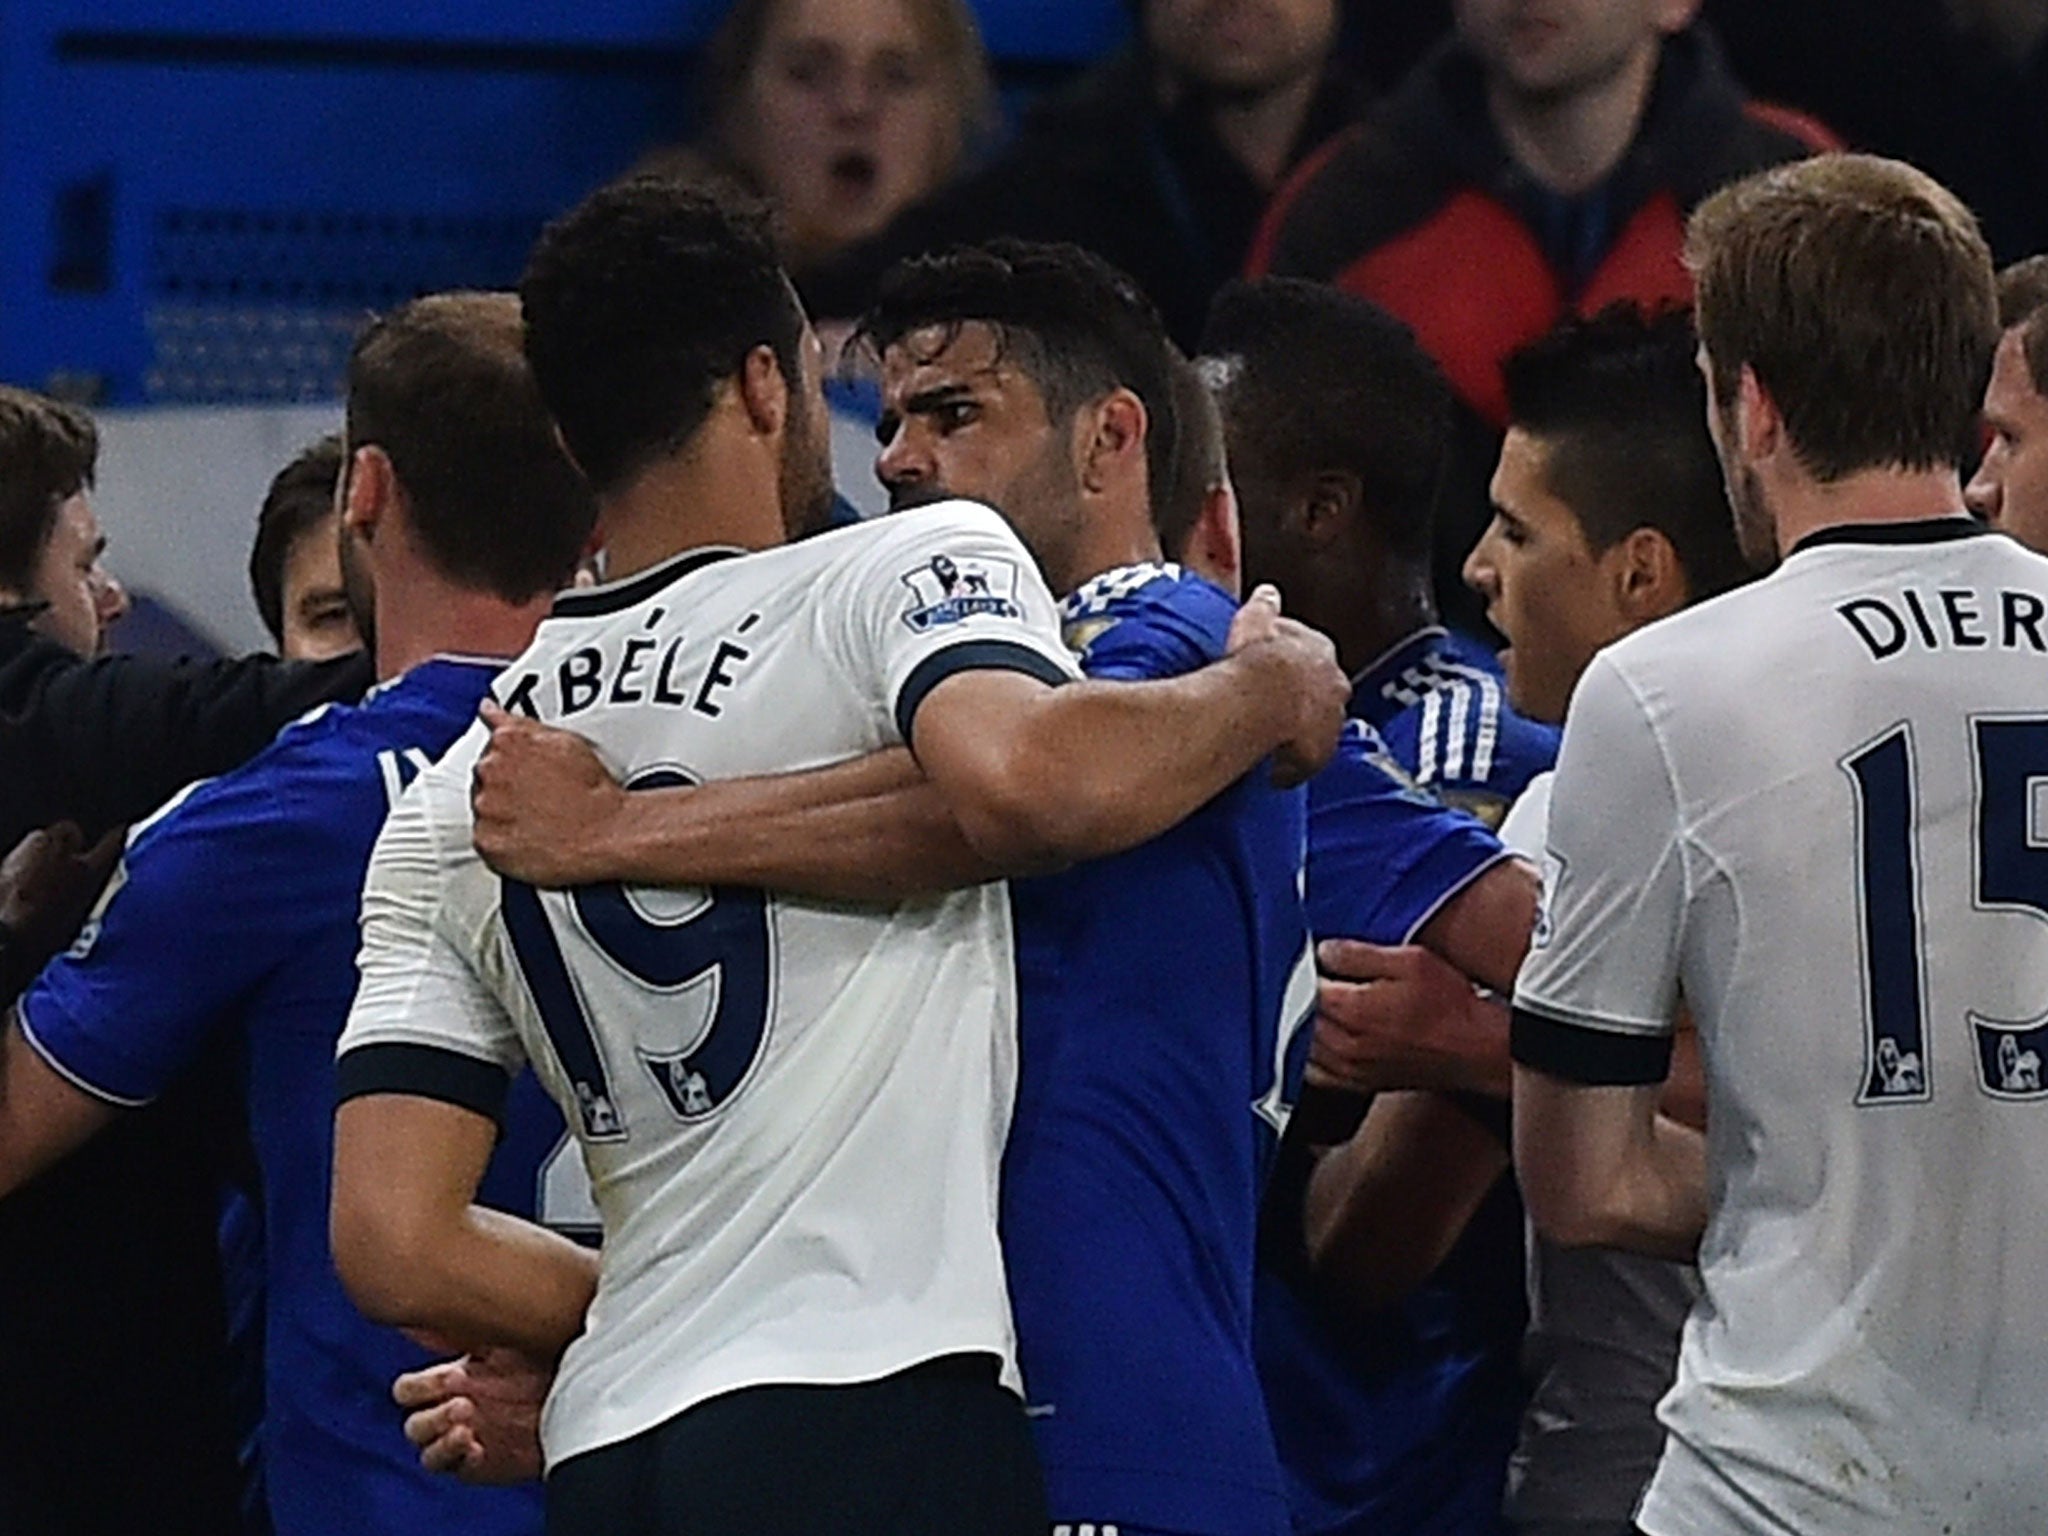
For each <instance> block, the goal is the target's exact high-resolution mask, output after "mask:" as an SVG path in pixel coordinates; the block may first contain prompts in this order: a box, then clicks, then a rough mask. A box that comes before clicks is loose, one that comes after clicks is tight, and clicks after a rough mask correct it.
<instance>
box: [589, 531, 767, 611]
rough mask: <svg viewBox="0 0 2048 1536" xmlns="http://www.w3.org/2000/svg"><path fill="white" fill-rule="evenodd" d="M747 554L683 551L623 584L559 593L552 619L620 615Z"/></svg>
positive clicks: (718, 549)
mask: <svg viewBox="0 0 2048 1536" xmlns="http://www.w3.org/2000/svg"><path fill="white" fill-rule="evenodd" d="M745 553H746V551H745V550H743V549H735V548H732V547H730V546H727V545H722V544H721V545H714V546H712V547H710V548H708V549H690V550H685V551H683V553H681V554H679V555H672V556H670V557H669V558H668V559H666V560H664V561H662V562H661V564H659V565H656V566H650V567H649V568H648V569H647V570H644V571H642V572H641V573H640V574H639V575H637V576H629V577H627V578H626V579H625V580H624V581H615V582H611V583H610V584H608V585H606V586H602V587H577V588H572V589H571V590H569V591H567V592H563V593H561V594H559V595H558V596H557V597H556V598H555V606H554V608H553V609H552V610H551V613H552V616H553V617H555V618H558V619H592V618H599V617H601V616H603V615H604V614H607V613H623V612H624V611H625V610H626V609H628V608H635V607H638V606H639V605H640V604H641V603H644V602H646V601H647V599H649V598H650V597H652V596H654V594H655V593H657V592H659V591H661V590H663V589H664V588H666V587H668V586H671V585H672V584H674V583H675V582H678V581H681V580H682V579H683V578H684V577H685V576H688V575H689V574H690V573H691V572H693V571H701V570H702V569H703V568H704V567H705V566H707V565H716V564H717V563H718V562H719V561H721V560H732V559H736V558H737V557H739V556H740V555H744V554H745Z"/></svg>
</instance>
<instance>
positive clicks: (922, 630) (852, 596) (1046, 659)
mask: <svg viewBox="0 0 2048 1536" xmlns="http://www.w3.org/2000/svg"><path fill="white" fill-rule="evenodd" d="M873 526H874V529H875V533H874V537H873V539H872V541H871V542H870V543H869V544H868V545H867V547H865V548H863V549H862V550H861V551H860V553H859V554H858V555H857V556H855V558H854V559H853V560H852V561H850V562H849V563H848V565H847V567H846V571H845V574H844V575H843V577H842V578H841V579H842V580H843V581H844V582H845V584H846V585H845V587H844V588H843V590H842V591H841V592H840V594H839V595H838V597H837V605H838V608H839V610H840V612H841V614H842V617H843V622H844V623H845V624H846V626H847V629H848V633H847V637H846V638H847V648H846V655H847V659H848V662H849V664H850V665H851V666H852V668H853V670H854V672H855V675H856V678H857V680H858V681H859V682H860V683H861V684H862V685H864V686H871V687H873V688H875V689H876V690H878V693H879V702H881V703H882V704H883V705H884V707H885V709H886V712H887V715H888V717H889V718H890V719H891V720H893V721H894V722H895V726H896V730H897V732H898V734H899V735H900V737H901V738H902V740H903V741H904V742H906V743H907V742H909V741H910V739H911V723H912V721H913V720H914V719H915V718H916V715H917V710H918V706H919V705H920V704H922V703H923V702H924V700H925V698H926V696H927V695H929V694H930V693H931V691H932V689H934V688H936V687H937V686H938V685H939V684H940V683H941V682H943V681H945V679H947V678H948V677H951V676H953V675H954V674H955V673H958V672H964V671H979V670H990V669H1001V670H1007V671H1013V672H1023V673H1025V674H1027V675H1028V676H1032V677H1036V678H1039V679H1041V680H1043V681H1044V682H1046V683H1049V684H1059V683H1064V682H1069V681H1072V680H1073V679H1074V678H1076V677H1078V676H1079V673H1078V671H1077V670H1076V668H1075V666H1074V661H1073V658H1072V656H1071V655H1070V654H1069V653H1068V651H1067V648H1066V645H1065V643H1064V642H1063V641H1062V640H1061V638H1060V618H1059V608H1058V605H1057V604H1055V603H1054V601H1053V597H1052V593H1051V592H1050V591H1048V590H1047V589H1046V585H1045V579H1044V578H1043V577H1042V576H1041V575H1039V572H1038V566H1037V563H1036V562H1035V561H1033V560H1032V558H1031V555H1030V552H1029V551H1027V550H1026V549H1025V548H1024V546H1023V544H1022V543H1020V542H1019V541H1018V538H1017V536H1016V534H1015V533H1013V532H1012V531H1011V530H1010V526H1009V525H1008V524H1007V523H1005V522H1004V521H1003V520H1002V518H1001V517H1000V516H998V515H997V514H996V513H995V512H993V511H991V510H990V509H989V508H987V507H984V506H980V505H978V504H976V503H973V502H964V501H951V502H943V503H940V504H938V505H936V506H931V507H922V508H919V509H917V510H915V511H911V512H899V513H896V514H895V515H893V516H891V517H888V518H884V519H881V520H879V521H878V522H877V523H875V524H874V525H873Z"/></svg>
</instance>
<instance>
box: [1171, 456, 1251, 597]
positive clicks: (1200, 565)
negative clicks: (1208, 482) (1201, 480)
mask: <svg viewBox="0 0 2048 1536" xmlns="http://www.w3.org/2000/svg"><path fill="white" fill-rule="evenodd" d="M1168 556H1169V558H1171V559H1176V560H1178V561H1179V562H1180V563H1181V564H1182V565H1184V566H1186V567H1187V568H1188V569H1189V570H1191V571H1194V572H1196V573H1197V574H1198V575H1201V576H1206V577H1207V578H1208V579H1209V580H1211V581H1213V582H1215V583H1216V585H1217V586H1219V587H1221V588H1222V589H1223V590H1224V591H1226V592H1228V593H1230V594H1231V595H1232V596H1233V597H1235V596H1237V595H1238V594H1239V593H1241V592H1242V591H1243V590H1244V539H1243V535H1242V531H1241V530H1240V529H1239V527H1238V521H1237V492H1235V491H1234V490H1232V489H1231V488H1230V482H1229V481H1227V480H1226V481H1224V482H1223V484H1221V485H1218V486H1212V487H1211V488H1210V490H1209V494H1208V495H1206V496H1204V497H1203V498H1202V510H1201V513H1200V515H1198V516H1197V517H1196V518H1195V526H1194V527H1193V528H1191V529H1189V530H1188V537H1187V543H1186V545H1185V547H1184V548H1182V549H1179V550H1171V551H1169V552H1168Z"/></svg>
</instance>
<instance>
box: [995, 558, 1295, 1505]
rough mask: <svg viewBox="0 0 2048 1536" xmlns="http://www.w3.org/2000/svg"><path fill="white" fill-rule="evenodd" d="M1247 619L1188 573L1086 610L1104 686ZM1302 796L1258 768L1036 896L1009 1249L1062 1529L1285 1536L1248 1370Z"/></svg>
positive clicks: (1032, 1398)
mask: <svg viewBox="0 0 2048 1536" xmlns="http://www.w3.org/2000/svg"><path fill="white" fill-rule="evenodd" d="M1235 612H1236V603H1235V602H1234V600H1233V599H1232V598H1231V597H1230V596H1229V595H1228V594H1227V593H1225V592H1223V591H1222V590H1221V589H1220V588H1217V587H1215V586H1212V585H1211V584H1209V583H1208V582H1206V581H1203V580H1201V579H1200V578H1198V577H1195V576H1191V575H1187V574H1185V573H1183V572H1182V571H1181V570H1180V569H1179V568H1178V567H1175V566H1170V565H1148V566H1139V567H1135V568H1131V569H1127V570H1121V571H1114V572H1110V573H1108V574H1107V575H1104V576H1101V577H1098V578H1097V579H1096V580H1095V581H1093V582H1090V583H1089V584H1088V585H1087V586H1085V587H1083V588H1082V589H1081V590H1080V591H1079V592H1077V593H1075V594H1074V596H1072V597H1071V598H1069V599H1068V600H1067V602H1066V604H1065V605H1064V615H1063V616H1064V618H1065V621H1066V633H1067V639H1068V643H1069V644H1070V645H1071V646H1072V647H1073V648H1074V649H1075V651H1076V652H1077V653H1078V654H1079V655H1080V658H1081V664H1082V668H1083V670H1084V671H1086V672H1087V673H1088V675H1089V676H1091V677H1095V678H1112V679H1125V680H1136V679H1145V678H1161V677H1171V676H1175V675H1178V674H1181V673H1185V672H1188V671H1191V670H1193V669H1195V668H1198V667H1200V666H1202V665H1204V664H1206V663H1208V662H1210V661H1213V660H1215V659H1216V658H1218V657H1219V656H1221V655H1222V654H1223V649H1224V643H1225V639H1226V637H1227V635H1228V632H1229V628H1230V622H1231V618H1232V616H1233V615H1234V614H1235ZM1305 836H1306V828H1305V805H1304V796H1303V794H1302V793H1301V792H1300V791H1298V790H1297V791H1291V792H1282V791H1279V790H1276V789H1274V788H1273V787H1272V786H1271V784H1270V782H1269V780H1268V778H1267V776H1266V774H1265V773H1264V772H1263V771H1260V772H1255V773H1253V774H1251V775H1250V776H1248V777H1247V778H1246V779H1244V780H1243V781H1241V782H1240V783H1238V784H1237V785H1235V786H1234V787H1233V788H1231V789H1230V790H1228V791H1226V792H1225V793H1224V794H1222V795H1220V796H1218V797H1217V799H1215V800H1214V801H1212V802H1211V803H1210V804H1209V805H1208V806H1206V807H1205V808H1204V809H1202V810H1201V811H1199V812H1197V813H1196V814H1195V815H1194V816H1193V817H1191V818H1190V819H1189V820H1188V821H1186V822H1185V823H1183V824H1182V825H1181V826H1179V827H1177V828H1175V829H1174V830H1173V831H1171V832H1168V833H1166V834H1165V835H1164V836H1162V837H1160V838H1157V839H1155V840H1154V841H1152V842H1150V843H1147V844H1145V845H1144V846H1142V847H1139V848H1135V849H1133V850H1131V851H1130V852H1128V853H1125V854H1121V855H1118V856H1117V857H1115V858H1109V859H1103V860H1099V861H1097V862H1094V863H1091V864H1085V865H1082V866H1079V867H1077V868H1075V869H1073V870H1070V871H1068V872H1066V873H1065V874H1061V875H1056V876H1051V877H1048V878H1045V879H1039V880H1020V881H1016V882H1013V884H1012V893H1013V905H1014V909H1015V914H1016V934H1017V968H1018V975H1019V980H1020V983H1021V988H1020V993H1021V996H1020V1007H1019V1016H1020V1017H1019V1032H1020V1044H1021V1057H1020V1062H1021V1070H1020V1079H1019V1087H1018V1098H1017V1112H1016V1116H1015V1119H1014V1121H1013V1123H1012V1129H1011V1132H1010V1140H1009V1149H1008V1153H1007V1155H1006V1158H1005V1161H1004V1165H1003V1186H1002V1237H1003V1250H1004V1257H1005V1261H1006V1263H1007V1265H1008V1269H1009V1274H1010V1284H1011V1293H1012V1298H1013V1301H1014V1304H1015V1309H1016V1316H1017V1336H1018V1356H1019V1360H1020V1362H1021V1364H1022V1366H1023V1371H1024V1386H1025V1394H1026V1400H1027V1403H1028V1404H1029V1405H1030V1411H1031V1413H1032V1416H1033V1423H1034V1427H1035V1428H1036V1431H1037V1439H1038V1447H1039V1451H1040V1455H1041V1458H1042V1459H1043V1461H1044V1463H1045V1470H1046V1478H1047V1483H1048V1487H1049V1491H1050V1494H1051V1502H1052V1512H1053V1518H1054V1520H1055V1522H1058V1523H1065V1524H1070V1525H1075V1526H1077V1527H1081V1528H1086V1527H1087V1526H1088V1525H1091V1524H1092V1525H1094V1526H1096V1527H1097V1528H1101V1529H1108V1528H1109V1527H1110V1526H1112V1525H1115V1524H1119V1523H1121V1524H1122V1525H1123V1526H1124V1527H1125V1528H1127V1529H1128V1528H1132V1527H1144V1528H1155V1529H1159V1530H1172V1531H1177V1532H1187V1533H1191V1536H1283V1533H1285V1532H1286V1530H1287V1512H1286V1504H1285V1500H1284V1496H1283V1493H1282V1489H1281V1484H1280V1475H1279V1468H1278V1465H1277V1461H1276V1458H1275V1454H1274V1449H1273V1442H1272V1433H1271V1430H1270V1428H1269V1427H1268V1424H1267V1421H1266V1413H1265V1405H1264V1401H1263V1398H1262V1395H1261V1393H1260V1390H1259V1384H1258V1379H1257V1373H1256V1369H1255V1367H1254V1365H1253V1361H1252V1352H1251V1301H1252V1269H1253V1246H1254V1240H1255V1233H1256V1226H1257V1214H1258V1199H1259V1193H1260V1187H1261V1184H1262V1182H1263V1174H1264V1169H1265V1166H1266V1161H1267V1159H1268V1157H1269V1155H1270V1151H1271V1148H1272V1144H1273V1142H1274V1139H1275V1135H1276V1124H1277V1116H1278V1114H1279V1106H1280V1105H1281V1103H1282V1102H1283V1101H1284V1100H1285V1098H1286V1097H1287V1096H1288V1094H1289V1092H1290V1085H1289V1084H1288V1083H1286V1082H1285V1081H1283V1078H1284V1077H1285V1075H1286V1069H1285V1065H1284V1059H1285V1057H1286V1055H1287V1054H1288V1053H1287V1049H1286V1047H1287V1044H1288V1040H1289V1037H1290V1036H1292V1035H1294V1034H1295V1033H1296V1032H1297V1030H1298V1028H1299V1026H1300V1024H1301V1023H1302V1022H1303V1021H1304V1020H1305V1018H1306V1016H1307V1013H1308V1010H1309V1009H1310V1008H1311V1006H1312V1005H1313V1001H1314V996H1313V988H1312V981H1313V972H1312V969H1311V963H1310V959H1309V955H1308V951H1307V930H1306V925H1305V923H1304V921H1303V915H1302V906H1301V899H1300V890H1301V886H1300V882H1301V873H1302V858H1303V850H1304V842H1305Z"/></svg>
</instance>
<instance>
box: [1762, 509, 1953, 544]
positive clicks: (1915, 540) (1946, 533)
mask: <svg viewBox="0 0 2048 1536" xmlns="http://www.w3.org/2000/svg"><path fill="white" fill-rule="evenodd" d="M1990 531H1991V530H1990V528H1988V527H1987V526H1985V525H1984V524H1983V523H1980V522H1978V521H1977V520H1976V519H1975V518H1974V517H1970V516H1968V515H1967V514H1965V513H1961V512H1957V513H1952V514H1951V515H1949V516H1947V517H1925V518H1920V519H1918V520H1917V521H1914V522H1910V523H1837V524H1836V525H1835V526H1834V527H1832V528H1820V529H1816V530H1815V531H1814V532H1812V533H1809V534H1808V535H1807V536H1806V537H1805V538H1803V539H1801V540H1800V541H1799V542H1798V543H1797V544H1794V545H1793V546H1792V551H1791V552H1792V553H1793V554H1795V555H1798V554H1804V553H1805V552H1806V551H1807V550H1809V549H1820V548H1823V547H1825V546H1827V545H1830V544H1946V543H1948V542H1950V541H1951V540H1953V539H1974V538H1976V537H1978V536H1979V535H1980V534H1986V533H1989V532H1990Z"/></svg>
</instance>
